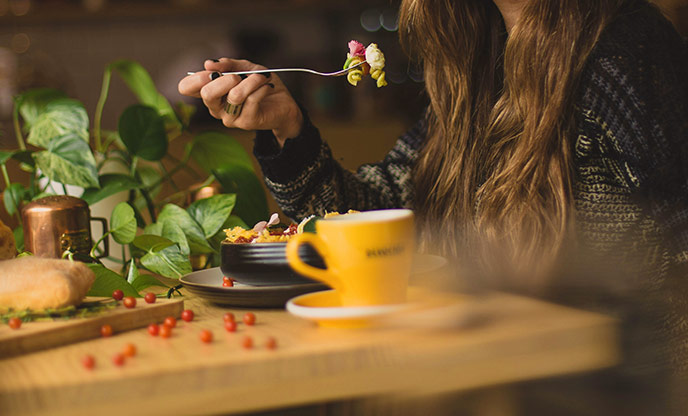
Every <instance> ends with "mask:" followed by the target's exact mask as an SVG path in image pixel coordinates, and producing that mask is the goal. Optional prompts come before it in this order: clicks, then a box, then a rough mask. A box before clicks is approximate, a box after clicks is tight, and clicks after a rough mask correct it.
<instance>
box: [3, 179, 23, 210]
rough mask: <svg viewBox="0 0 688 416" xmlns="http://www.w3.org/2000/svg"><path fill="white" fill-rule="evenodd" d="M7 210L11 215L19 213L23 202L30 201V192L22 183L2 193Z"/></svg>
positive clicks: (9, 187)
mask: <svg viewBox="0 0 688 416" xmlns="http://www.w3.org/2000/svg"><path fill="white" fill-rule="evenodd" d="M2 198H3V202H4V204H5V210H7V213H8V214H10V215H14V214H15V213H17V212H19V207H21V204H22V202H23V201H25V200H27V199H28V190H27V189H26V188H25V187H24V185H22V184H20V183H12V184H10V186H8V187H7V188H5V191H4V192H3V193H2Z"/></svg>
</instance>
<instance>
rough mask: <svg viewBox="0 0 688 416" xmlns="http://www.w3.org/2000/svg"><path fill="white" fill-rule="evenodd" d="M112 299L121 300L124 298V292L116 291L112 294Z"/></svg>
mask: <svg viewBox="0 0 688 416" xmlns="http://www.w3.org/2000/svg"><path fill="white" fill-rule="evenodd" d="M112 297H113V298H114V299H115V300H122V298H123V297H124V292H122V291H121V290H120V289H117V290H115V291H114V292H112Z"/></svg>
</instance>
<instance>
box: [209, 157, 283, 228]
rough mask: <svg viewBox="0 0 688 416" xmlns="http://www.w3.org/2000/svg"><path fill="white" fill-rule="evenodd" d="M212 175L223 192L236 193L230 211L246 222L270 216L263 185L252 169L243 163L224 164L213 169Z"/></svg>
mask: <svg viewBox="0 0 688 416" xmlns="http://www.w3.org/2000/svg"><path fill="white" fill-rule="evenodd" d="M213 175H214V176H215V178H216V179H217V181H218V183H220V185H222V189H223V191H224V192H226V193H235V194H236V205H235V207H234V210H233V211H232V212H233V213H234V214H235V215H238V216H239V217H241V219H243V220H244V221H245V222H246V223H248V224H255V223H257V222H258V221H263V220H265V219H266V218H268V217H269V216H270V214H269V212H268V201H267V198H266V197H265V191H264V189H263V185H262V184H261V182H260V180H259V179H258V177H257V176H256V174H255V172H253V170H252V169H248V168H246V167H245V166H243V165H232V166H225V167H224V168H222V169H217V170H215V171H213Z"/></svg>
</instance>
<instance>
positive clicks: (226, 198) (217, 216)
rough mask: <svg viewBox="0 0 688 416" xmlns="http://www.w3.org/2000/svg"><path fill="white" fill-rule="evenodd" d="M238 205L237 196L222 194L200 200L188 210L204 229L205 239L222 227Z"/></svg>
mask: <svg viewBox="0 0 688 416" xmlns="http://www.w3.org/2000/svg"><path fill="white" fill-rule="evenodd" d="M235 203H236V195H234V194H220V195H213V196H211V197H210V198H204V199H199V200H198V201H195V202H194V203H192V204H191V205H189V207H188V208H187V209H186V211H187V212H188V213H189V215H191V218H193V219H194V220H196V222H197V223H199V224H200V225H201V228H202V229H203V234H204V235H205V238H210V237H212V236H213V235H215V233H217V231H218V230H219V229H220V227H222V224H224V222H225V221H226V220H227V217H229V214H231V213H232V209H234V205H235Z"/></svg>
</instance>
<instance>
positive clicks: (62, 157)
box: [0, 60, 268, 296]
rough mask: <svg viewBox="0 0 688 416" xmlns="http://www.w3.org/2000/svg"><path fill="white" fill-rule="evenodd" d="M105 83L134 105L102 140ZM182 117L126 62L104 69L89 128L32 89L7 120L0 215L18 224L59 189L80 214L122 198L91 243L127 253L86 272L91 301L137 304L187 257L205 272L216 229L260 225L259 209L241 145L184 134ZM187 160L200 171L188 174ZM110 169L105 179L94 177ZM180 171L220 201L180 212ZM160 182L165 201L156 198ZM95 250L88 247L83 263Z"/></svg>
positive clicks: (74, 112) (214, 254)
mask: <svg viewBox="0 0 688 416" xmlns="http://www.w3.org/2000/svg"><path fill="white" fill-rule="evenodd" d="M113 74H118V75H119V76H120V77H122V79H123V80H124V81H125V83H126V84H127V86H128V87H129V88H130V89H131V91H132V92H133V93H134V95H135V96H136V97H137V99H138V102H137V103H135V104H132V105H130V106H128V107H127V108H126V109H125V110H124V111H123V112H122V113H121V115H120V116H119V121H118V126H117V130H116V131H108V130H105V129H103V128H102V126H101V120H102V115H103V111H104V108H105V105H106V101H107V97H108V93H109V87H110V80H111V77H112V75H113ZM191 114H192V111H191V109H190V108H189V107H188V106H185V105H183V104H180V105H178V106H177V107H176V111H175V109H174V108H173V107H172V106H171V105H170V103H169V102H168V100H167V99H166V98H165V97H164V96H162V95H161V94H160V93H159V92H158V90H157V89H156V87H155V85H154V83H153V81H152V79H151V77H150V75H149V74H148V72H147V71H146V70H145V69H144V68H143V67H142V66H141V65H139V64H138V63H136V62H134V61H130V60H118V61H115V62H112V63H110V64H109V65H107V66H106V68H105V72H104V76H103V83H102V89H101V95H100V98H99V100H98V103H97V105H96V108H95V112H94V118H93V122H92V125H91V124H90V121H89V117H88V114H87V112H86V109H85V107H84V105H83V104H82V103H81V102H79V101H78V100H75V99H73V98H70V97H68V96H66V95H65V94H64V93H63V92H61V91H58V90H54V89H34V90H29V91H26V92H24V93H22V94H20V95H19V96H17V97H16V98H15V107H14V113H13V121H14V130H15V135H16V140H17V148H16V149H11V150H4V151H0V169H1V170H2V173H3V179H4V183H5V190H4V191H3V197H4V205H5V209H6V210H7V212H8V214H9V215H11V216H16V218H17V219H18V222H19V224H21V218H20V217H19V212H20V208H21V206H22V205H23V204H24V203H26V202H28V201H32V200H35V199H37V198H40V197H43V196H46V195H49V194H51V193H54V192H56V191H55V188H57V189H58V190H60V191H61V192H62V193H65V194H69V189H68V187H69V186H75V187H77V189H83V193H82V194H81V195H75V196H80V197H81V198H82V199H84V200H85V201H86V202H87V203H88V204H89V205H91V204H96V203H98V202H99V201H102V200H103V199H105V198H107V197H110V196H112V195H115V194H120V193H122V192H124V193H125V197H126V198H125V199H126V201H123V202H120V203H119V204H117V205H116V206H115V207H114V209H113V210H112V213H111V215H110V230H109V231H108V233H106V234H105V235H103V237H101V239H100V240H102V239H103V238H107V236H108V235H111V236H112V237H113V238H114V239H115V241H117V242H118V243H120V244H122V245H125V246H128V247H129V253H130V254H129V255H128V256H127V255H126V254H123V256H122V258H121V259H120V263H121V266H120V267H119V269H118V270H111V269H109V268H107V267H105V266H103V265H102V264H98V263H94V264H91V265H90V267H91V268H92V269H93V270H94V272H95V273H96V282H95V284H94V285H93V287H92V289H91V292H89V294H91V295H95V296H109V295H110V294H111V293H112V291H113V290H115V289H121V290H123V291H124V293H125V294H127V295H131V296H139V292H140V291H141V290H143V289H144V288H146V287H149V286H151V285H163V286H169V285H168V284H166V283H165V282H163V281H161V280H160V279H158V277H157V276H164V277H165V278H168V279H178V278H179V277H181V276H183V275H184V274H186V273H189V272H191V264H190V262H189V257H190V256H194V255H204V258H206V259H207V262H206V265H205V266H206V267H208V266H215V265H217V264H219V258H218V256H219V249H220V244H221V241H222V239H223V238H224V233H223V229H225V228H229V227H233V226H236V225H241V226H244V227H246V224H253V223H255V222H258V221H260V220H261V219H264V218H266V217H267V215H268V209H267V202H266V198H265V194H264V191H263V188H262V186H261V184H260V180H259V179H258V177H257V175H256V174H255V172H254V169H253V167H252V163H251V159H250V156H249V155H248V154H247V153H246V152H245V150H244V149H243V148H242V146H241V145H240V144H239V143H238V142H237V141H236V140H234V139H233V138H231V137H229V136H228V135H226V134H224V133H221V132H202V133H200V134H192V132H191V131H190V130H189V120H190V118H191ZM182 137H183V139H182ZM172 140H186V141H187V143H186V145H185V146H184V150H183V153H182V154H181V155H173V154H172V152H171V151H170V146H169V143H170V141H172ZM191 160H194V161H195V162H196V164H197V165H198V166H200V167H201V169H200V170H199V169H196V170H193V168H192V167H191V165H190V163H189V162H190V161H191ZM8 163H17V164H19V165H20V166H21V169H23V170H25V171H26V172H28V174H29V180H28V183H20V182H13V181H12V180H11V178H10V176H9V173H8V169H7V164H8ZM113 165H115V166H117V169H115V173H111V172H110V171H111V169H105V168H104V167H105V166H113ZM182 170H186V171H188V170H193V171H194V172H195V173H196V175H198V176H199V177H200V178H201V179H203V180H202V181H200V185H199V187H200V186H205V185H208V184H210V183H213V182H216V183H219V185H220V186H221V189H222V191H223V193H220V194H218V195H213V196H211V197H209V198H204V199H201V200H198V201H195V202H193V203H191V204H190V205H188V206H184V205H185V201H187V200H188V194H189V193H190V192H193V191H195V189H193V188H188V187H187V188H185V189H184V188H180V187H177V186H176V184H175V182H174V179H175V175H176V174H178V173H179V172H180V171H182ZM108 172H110V173H108ZM164 183H168V184H170V185H171V186H172V188H174V189H175V192H173V193H172V194H171V195H167V196H165V197H164V198H163V197H162V196H161V194H160V188H161V186H162V185H163V184H164ZM15 239H16V241H17V245H18V248H19V249H20V251H21V249H22V241H23V231H22V229H21V226H19V227H17V229H15ZM100 240H99V241H100ZM97 247H98V242H96V243H95V244H94V248H93V250H92V252H91V254H92V255H93V257H95V254H96V252H97V251H98V248H97ZM146 271H148V272H152V274H151V273H146ZM170 292H171V290H170Z"/></svg>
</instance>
